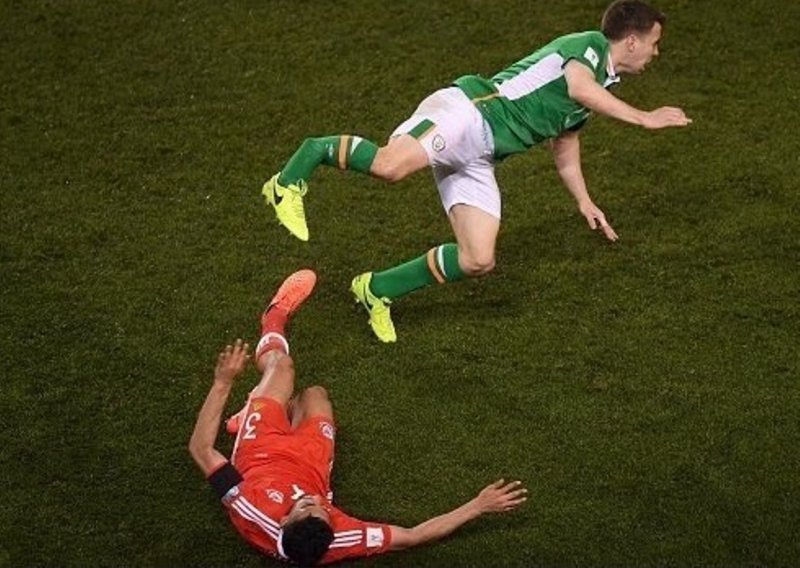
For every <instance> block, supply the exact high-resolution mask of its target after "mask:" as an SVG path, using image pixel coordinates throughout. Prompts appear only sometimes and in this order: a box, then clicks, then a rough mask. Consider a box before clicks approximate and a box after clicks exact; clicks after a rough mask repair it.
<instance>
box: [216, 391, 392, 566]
mask: <svg viewBox="0 0 800 568" xmlns="http://www.w3.org/2000/svg"><path fill="white" fill-rule="evenodd" d="M335 436H336V429H335V426H334V424H333V423H332V421H331V420H330V419H328V418H322V417H311V418H308V419H306V420H304V421H303V422H302V423H301V424H300V425H299V426H298V427H297V429H295V430H292V428H291V425H290V424H289V420H288V418H287V416H286V412H285V411H284V409H283V408H282V407H281V405H280V404H279V403H278V402H277V401H276V400H273V399H271V398H259V399H253V400H251V401H250V402H249V405H248V409H247V413H246V415H245V419H244V421H243V422H242V425H241V427H240V429H239V433H238V435H237V439H236V444H235V446H234V450H233V455H232V457H231V463H232V464H233V465H234V467H235V468H236V469H237V470H238V471H239V473H240V474H241V476H242V478H243V481H241V482H240V483H239V484H238V485H236V486H234V487H232V488H231V489H230V490H229V491H228V492H227V493H226V494H225V496H224V497H223V498H222V502H223V504H224V505H225V507H226V508H227V509H228V515H229V516H230V519H231V522H232V523H233V525H234V527H236V530H237V531H238V532H239V534H241V535H242V537H243V538H244V539H245V540H246V541H247V542H248V543H250V544H251V545H253V546H254V547H255V548H257V549H258V550H260V551H261V552H263V553H265V554H268V555H271V556H274V557H276V558H281V559H286V556H285V555H284V554H283V551H282V549H281V545H280V540H281V526H280V523H281V520H282V519H283V518H284V517H285V516H286V515H288V514H289V511H290V510H291V509H292V507H293V506H294V504H295V502H296V501H297V500H298V499H300V498H301V497H303V496H304V495H319V496H320V497H322V498H323V501H324V502H325V507H326V509H327V510H328V513H329V514H330V524H331V529H332V530H333V542H332V543H331V545H330V548H329V549H328V551H327V552H326V553H325V555H324V556H323V557H322V560H321V561H320V563H321V564H329V563H331V562H337V561H340V560H344V559H346V558H356V557H360V556H372V555H374V554H380V553H383V552H386V551H387V550H389V546H390V544H391V529H390V528H389V526H388V525H386V524H383V523H372V522H365V521H361V520H359V519H356V518H354V517H351V516H349V515H347V514H345V513H344V512H342V511H341V510H339V509H337V508H336V507H335V506H333V504H332V501H333V493H332V491H331V487H330V473H331V469H332V468H333V454H334V439H335Z"/></svg>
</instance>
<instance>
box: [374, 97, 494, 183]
mask: <svg viewBox="0 0 800 568" xmlns="http://www.w3.org/2000/svg"><path fill="white" fill-rule="evenodd" d="M486 126H487V125H486V124H485V121H484V120H483V118H482V116H481V115H480V112H479V111H478V110H477V109H476V108H475V105H474V104H472V102H470V100H469V99H468V98H467V96H466V95H465V94H464V93H463V92H462V91H461V89H459V88H458V87H448V88H446V89H441V90H439V91H436V92H435V93H433V94H432V95H430V96H429V97H428V98H426V99H425V100H423V101H422V103H420V105H419V107H418V108H417V109H416V110H415V111H414V114H412V115H411V117H410V118H408V119H407V120H406V121H404V122H403V123H401V124H400V125H399V126H398V127H397V128H396V129H395V130H394V132H393V133H392V137H391V139H390V141H389V144H387V146H386V147H385V149H386V150H390V149H392V148H393V147H394V148H396V149H398V150H400V149H408V152H409V153H410V152H411V151H412V150H411V149H412V148H413V153H414V157H415V160H416V161H415V166H417V169H421V168H422V167H423V166H424V165H428V164H430V165H431V166H434V167H436V166H447V167H452V168H456V167H460V166H463V165H466V164H467V163H469V162H470V161H471V160H473V159H476V158H479V157H482V156H487V155H491V153H492V149H491V148H490V147H489V146H488V142H487V140H486V139H485V136H484V134H485V133H484V128H485V127H486ZM414 142H416V143H414ZM420 150H421V151H420ZM379 155H380V152H379ZM376 160H377V158H376ZM415 171H416V170H415Z"/></svg>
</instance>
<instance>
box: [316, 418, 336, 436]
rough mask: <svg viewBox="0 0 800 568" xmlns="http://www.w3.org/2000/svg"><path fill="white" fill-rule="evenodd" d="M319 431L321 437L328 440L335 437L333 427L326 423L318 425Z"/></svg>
mask: <svg viewBox="0 0 800 568" xmlns="http://www.w3.org/2000/svg"><path fill="white" fill-rule="evenodd" d="M319 431H320V432H322V435H323V436H325V437H326V438H328V439H329V440H333V438H334V436H335V435H336V430H335V429H334V427H333V425H332V424H329V423H327V422H320V423H319Z"/></svg>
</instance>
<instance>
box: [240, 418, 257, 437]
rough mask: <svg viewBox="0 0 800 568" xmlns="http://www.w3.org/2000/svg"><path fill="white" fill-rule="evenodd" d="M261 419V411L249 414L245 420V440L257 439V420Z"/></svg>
mask: <svg viewBox="0 0 800 568" xmlns="http://www.w3.org/2000/svg"><path fill="white" fill-rule="evenodd" d="M259 420H261V413H260V412H253V413H251V414H248V415H247V420H245V421H244V436H242V438H243V439H244V440H255V439H256V422H258V421H259Z"/></svg>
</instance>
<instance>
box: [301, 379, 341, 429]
mask: <svg viewBox="0 0 800 568" xmlns="http://www.w3.org/2000/svg"><path fill="white" fill-rule="evenodd" d="M316 417H320V418H326V419H328V420H333V404H332V403H331V399H330V397H329V396H328V391H327V390H325V388H323V387H321V386H313V387H308V388H307V389H305V390H303V392H302V393H301V394H300V396H299V397H298V399H297V400H296V402H295V407H294V414H293V415H292V428H297V427H298V426H299V425H300V424H301V423H302V422H303V421H304V420H305V419H307V418H316Z"/></svg>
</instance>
